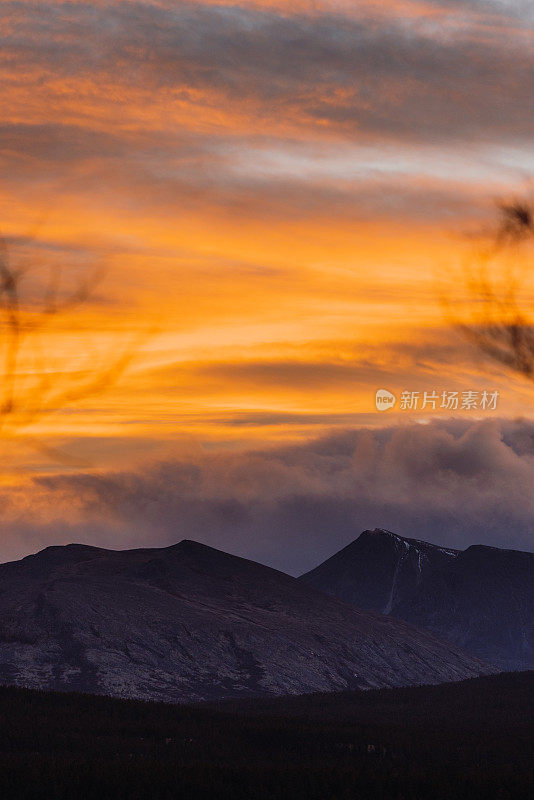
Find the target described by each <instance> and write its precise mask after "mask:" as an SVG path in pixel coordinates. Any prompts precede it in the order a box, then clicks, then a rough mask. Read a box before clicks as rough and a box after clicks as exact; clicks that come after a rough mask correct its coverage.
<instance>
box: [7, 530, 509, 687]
mask: <svg viewBox="0 0 534 800" xmlns="http://www.w3.org/2000/svg"><path fill="white" fill-rule="evenodd" d="M493 671H494V670H493ZM489 672H492V668H491V667H489V666H487V665H484V664H483V663H482V662H481V661H479V660H478V659H477V658H476V657H473V656H471V655H468V654H467V653H465V652H463V651H462V650H461V649H460V648H458V647H457V646H456V645H453V644H450V643H448V642H445V641H441V640H439V639H438V638H436V637H435V636H434V635H433V634H430V633H428V632H426V631H423V630H418V629H416V628H414V627H412V626H411V625H409V624H407V623H406V622H404V621H402V620H397V619H395V618H393V617H392V616H384V615H381V614H377V613H375V612H374V611H365V610H359V609H356V608H354V607H352V606H350V605H348V604H347V603H345V602H341V601H339V600H337V599H335V598H331V597H328V596H327V595H325V594H323V592H322V591H320V590H318V589H316V588H314V587H313V586H311V585H309V584H308V583H306V582H305V581H300V580H298V579H296V578H292V577H290V576H288V575H286V574H284V573H282V572H278V571H276V570H274V569H271V568H269V567H265V566H262V565H260V564H257V563H254V562H252V561H247V560H245V559H242V558H238V557H236V556H231V555H228V554H227V553H223V552H221V551H219V550H215V549H213V548H211V547H208V546H206V545H201V544H198V543H196V542H192V541H187V540H184V541H182V542H180V543H179V544H177V545H174V546H172V547H167V548H159V549H138V550H125V551H113V550H105V549H101V548H95V547H90V546H87V545H78V544H73V545H66V546H60V547H48V548H46V549H45V550H43V551H41V552H40V553H37V554H35V555H32V556H28V557H26V558H23V559H21V560H20V561H15V562H11V563H8V564H3V565H0V682H1V683H5V684H15V685H19V686H26V687H30V688H40V689H61V690H65V689H76V690H81V691H84V692H92V693H100V694H110V695H115V696H119V697H133V698H140V699H157V700H165V701H196V700H208V699H219V698H224V697H240V696H242V697H246V696H257V695H279V694H291V693H294V694H297V693H303V692H315V691H335V690H344V689H351V688H352V689H354V688H365V689H368V688H374V687H386V686H401V685H414V684H428V683H439V682H443V681H454V680H458V679H463V678H467V677H471V676H475V675H479V674H482V673H489Z"/></svg>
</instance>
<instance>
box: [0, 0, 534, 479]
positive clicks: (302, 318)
mask: <svg viewBox="0 0 534 800" xmlns="http://www.w3.org/2000/svg"><path fill="white" fill-rule="evenodd" d="M386 11H387V13H386ZM0 15H1V16H2V18H3V19H2V26H1V30H2V56H1V60H0V71H1V75H2V85H3V104H2V122H1V125H0V168H1V170H2V181H1V184H0V186H1V188H0V213H1V217H0V219H1V223H2V224H1V227H2V232H3V234H4V236H5V238H6V241H7V244H8V249H9V253H10V257H11V263H12V264H13V266H14V267H15V268H17V267H18V266H22V267H24V268H26V269H27V275H28V276H29V277H28V279H27V283H26V284H25V291H27V292H28V294H25V295H24V298H25V301H26V302H27V305H26V306H25V307H24V314H25V315H27V319H28V320H33V319H35V318H36V317H38V316H39V315H38V312H37V311H36V309H37V308H38V301H39V298H40V293H41V295H42V292H43V291H44V289H43V287H44V286H45V281H46V278H45V277H44V276H46V274H47V271H48V270H56V268H58V267H60V268H61V270H62V285H66V287H67V289H66V293H67V294H68V293H69V291H72V290H73V289H74V288H75V287H76V285H77V284H78V283H79V281H80V280H81V279H82V278H81V276H83V275H91V274H93V272H98V274H99V275H100V274H102V276H103V277H102V278H101V279H100V280H99V282H98V284H97V285H95V286H94V287H93V292H92V295H91V297H90V298H89V299H88V300H87V302H84V303H83V304H81V305H79V306H76V307H75V308H72V309H68V310H67V311H66V312H65V313H64V314H61V315H57V316H55V317H50V319H48V320H47V325H46V326H45V327H44V328H43V330H42V331H40V332H39V333H38V335H35V334H33V333H30V334H29V335H28V337H27V339H26V340H25V342H24V344H23V347H22V349H21V352H20V361H19V366H18V369H19V371H20V383H19V387H20V388H19V391H20V393H21V397H23V398H24V400H25V401H26V400H27V399H28V397H30V398H31V402H32V403H33V404H34V405H35V397H36V395H38V393H39V391H41V390H42V387H43V385H44V384H46V392H45V391H44V390H42V391H43V393H44V394H45V395H46V402H45V406H46V410H47V413H46V414H45V415H42V414H41V415H37V416H36V417H35V419H33V418H32V419H30V418H28V420H26V418H25V417H24V414H23V413H22V412H20V413H19V415H18V417H17V414H14V415H13V421H14V424H13V426H9V425H8V426H7V427H6V431H5V432H6V434H10V435H11V434H13V433H16V434H17V436H18V438H20V439H27V444H28V447H27V448H26V449H24V448H23V449H22V450H21V449H20V447H19V445H18V444H17V446H15V444H14V443H13V442H12V441H10V440H9V437H8V438H6V441H5V452H6V455H7V459H6V463H7V465H8V467H7V470H6V476H9V477H4V480H7V479H9V480H11V479H12V476H13V472H15V474H20V472H19V471H18V470H17V469H16V468H17V467H19V466H21V465H22V466H24V468H25V469H29V470H35V469H38V470H41V471H49V470H54V469H56V468H57V462H58V455H57V453H58V452H59V453H60V454H62V455H61V458H63V457H64V458H65V459H67V460H69V463H71V468H73V469H76V468H77V466H76V465H77V463H79V464H80V465H83V466H84V468H87V467H88V466H89V468H91V467H93V466H94V467H95V468H100V467H102V466H104V467H113V466H122V465H124V464H125V463H130V462H131V460H132V459H134V460H135V459H141V458H142V457H143V455H144V454H147V453H148V454H150V456H151V457H153V456H155V455H157V454H158V453H165V452H166V449H167V448H168V447H169V444H170V443H172V442H179V443H182V444H183V442H195V443H200V444H201V445H202V446H204V447H207V448H210V449H211V448H216V447H224V448H237V447H241V446H248V445H250V444H251V443H253V444H256V443H258V442H260V441H261V442H262V443H264V444H265V443H267V444H268V443H274V442H279V441H281V440H283V441H285V440H293V439H303V438H306V437H309V436H311V435H312V434H314V433H318V432H322V431H324V430H326V429H329V428H330V427H332V426H334V427H348V426H358V425H378V424H382V423H383V422H384V415H382V414H378V413H377V412H376V411H375V406H374V394H375V391H376V389H378V388H387V389H391V390H392V391H394V392H395V393H397V394H399V393H400V392H401V391H402V390H413V391H421V392H423V391H425V390H427V391H431V390H433V389H435V390H450V391H453V390H456V391H459V392H462V391H465V390H471V389H473V390H477V391H482V390H484V389H498V390H499V391H500V401H499V407H498V409H497V410H496V411H495V412H486V414H488V415H490V414H491V413H495V414H498V415H499V416H517V415H522V414H527V413H528V411H529V403H531V398H532V395H531V393H530V392H531V390H530V387H529V385H528V383H526V382H525V381H522V380H520V379H519V378H515V377H513V376H509V375H506V374H505V373H504V371H503V370H501V369H499V368H498V367H496V366H495V365H492V364H490V363H489V362H488V361H484V360H483V359H481V357H479V356H477V354H476V353H475V352H474V351H473V350H471V349H470V347H469V346H468V345H467V344H466V343H465V342H463V341H462V339H461V338H460V337H459V335H458V334H456V333H454V332H453V331H451V327H450V324H449V320H447V318H446V315H444V310H443V306H442V304H441V303H440V294H443V293H445V295H447V296H448V297H453V299H454V300H456V299H457V290H458V286H459V284H458V275H460V274H461V268H462V263H464V262H465V260H466V259H469V258H470V257H474V256H473V253H474V252H475V248H474V245H473V243H472V242H469V241H467V238H466V233H468V232H473V231H480V230H482V229H483V226H484V225H487V224H489V222H490V220H491V219H492V216H493V213H494V207H493V203H494V199H495V198H497V197H500V196H508V195H509V194H510V193H512V192H514V191H516V190H518V188H519V189H521V187H522V186H524V184H525V180H526V179H528V177H529V175H530V170H531V168H532V166H533V164H532V155H531V153H532V147H531V144H532V142H531V139H532V134H533V132H534V127H533V124H532V115H531V114H530V113H529V111H528V108H529V105H530V103H531V98H530V96H529V85H531V84H529V81H528V79H527V78H528V75H529V74H531V70H532V66H533V63H532V40H531V34H532V31H531V27H530V24H529V23H530V21H531V15H530V12H529V9H528V5H527V4H525V5H524V6H522V4H521V3H518V4H517V8H516V9H515V10H514V9H512V8H509V9H508V12H506V11H504V10H503V6H502V4H500V3H497V2H494V3H492V2H490V0H488V2H480V3H477V2H470V0H458V2H455V3H450V2H446V0H443V2H439V0H434V2H430V0H429V1H428V2H418V0H413V1H412V2H401V0H397V1H394V0H391V2H390V3H389V4H385V3H377V2H371V0H369V1H368V2H364V3H358V4H354V3H339V4H336V3H333V2H330V3H321V2H304V1H303V2H302V3H284V2H282V0H272V2H271V1H270V0H266V2H261V1H260V0H258V2H246V3H243V4H242V5H240V6H239V5H238V6H236V5H234V4H233V3H232V4H229V3H224V2H220V3H214V4H208V3H193V2H192V3H184V4H178V5H177V4H175V3H170V2H169V3H166V2H147V3H136V2H128V3H124V2H121V3H119V2H117V3H113V2H112V3H100V2H93V3H90V2H89V3H68V4H67V3H60V2H43V3H40V4H38V5H37V6H36V5H35V4H32V3H27V2H8V3H5V4H3V8H2V10H1V11H0ZM525 291H526V295H525V296H526V297H527V299H528V297H529V295H528V292H529V291H530V289H526V290H525ZM25 319H26V316H25ZM37 353H38V357H37V355H36V354H37ZM123 355H124V356H125V355H128V356H131V359H128V361H129V364H128V368H127V369H126V370H125V371H123V370H122V365H121V369H120V370H119V369H117V374H116V375H115V374H110V380H109V381H107V380H104V381H102V385H101V386H100V385H99V384H98V383H97V384H95V386H94V387H93V388H94V390H95V391H91V393H90V394H89V392H88V393H87V394H88V396H87V397H85V396H83V395H84V393H83V391H82V392H80V394H81V397H77V396H76V395H77V387H79V386H80V385H82V386H83V385H84V381H85V382H87V385H88V386H89V387H90V388H91V387H92V380H91V375H92V374H95V372H96V373H98V372H99V371H100V373H102V371H103V372H104V373H105V372H106V370H111V373H113V366H114V365H115V364H117V366H118V362H119V361H120V360H121V358H122V356H123ZM119 373H120V374H119ZM43 375H48V376H53V377H52V378H50V379H49V380H46V381H44V383H43V379H42V376H43ZM38 387H41V388H38ZM46 393H49V397H50V401H49V399H48V395H47V394H46ZM48 412H53V413H48ZM428 413H429V412H427V413H426V415H425V414H415V418H417V419H419V418H424V417H425V416H428ZM430 413H432V412H430ZM437 413H438V412H434V416H435V415H436V414H437ZM469 413H470V414H471V415H473V413H474V412H469ZM407 416H408V412H401V411H396V412H388V421H389V422H391V421H404V420H406V419H407ZM412 416H414V415H412ZM482 416H484V415H482ZM22 421H24V422H27V421H30V422H31V424H27V425H26V424H25V425H24V426H23V427H21V426H20V425H19V423H20V422H22ZM45 445H46V448H50V449H48V450H43V447H44V446H45ZM54 448H55V450H56V452H52V450H53V449H54ZM61 468H63V465H62V467H61Z"/></svg>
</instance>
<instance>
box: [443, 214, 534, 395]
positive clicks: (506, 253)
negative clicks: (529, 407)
mask: <svg viewBox="0 0 534 800" xmlns="http://www.w3.org/2000/svg"><path fill="white" fill-rule="evenodd" d="M497 211H498V217H497V221H496V224H495V226H494V228H493V230H491V231H490V233H489V245H487V246H486V247H484V248H483V250H482V251H480V252H478V253H477V256H476V257H475V258H474V259H472V260H471V262H470V263H468V265H467V266H466V267H465V270H464V275H463V285H464V288H465V290H466V291H467V297H466V303H464V304H462V303H455V304H452V303H451V302H450V301H449V302H447V309H448V314H449V316H450V318H451V321H452V322H453V324H454V325H455V326H456V327H457V329H458V330H460V332H461V333H462V334H463V335H464V336H465V337H466V338H467V339H468V340H469V341H471V342H473V343H474V344H475V345H476V346H477V348H478V349H479V350H480V351H481V352H483V353H485V354H486V355H488V356H490V357H491V358H492V359H493V360H494V361H496V362H498V363H500V364H502V365H504V366H505V367H506V368H508V369H510V370H512V371H513V372H515V373H518V374H520V375H523V376H524V377H526V378H528V379H530V380H534V304H532V303H531V302H530V301H529V298H528V295H527V291H526V289H525V281H526V279H527V278H528V277H529V275H530V274H531V264H529V261H528V246H529V244H530V243H531V242H532V241H534V209H533V205H532V203H531V202H530V201H528V200H512V201H508V202H500V203H498V205H497ZM525 248H527V250H525ZM525 252H527V259H526V261H525V258H524V256H525ZM462 305H463V306H464V308H465V306H467V308H468V309H469V310H468V311H467V312H465V313H463V312H462V311H458V307H460V308H461V307H462ZM451 309H453V310H451Z"/></svg>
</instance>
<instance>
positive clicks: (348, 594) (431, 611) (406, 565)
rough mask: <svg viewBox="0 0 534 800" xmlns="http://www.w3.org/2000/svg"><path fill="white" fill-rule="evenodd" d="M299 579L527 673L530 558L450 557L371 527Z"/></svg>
mask: <svg viewBox="0 0 534 800" xmlns="http://www.w3.org/2000/svg"><path fill="white" fill-rule="evenodd" d="M300 580H301V581H303V582H305V583H308V584H310V585H312V586H313V587H314V588H316V589H320V590H321V591H323V592H325V593H326V594H329V595H331V596H332V597H336V598H338V599H340V600H343V601H345V602H347V603H350V604H352V605H353V606H356V607H359V608H366V609H374V610H376V611H381V612H382V613H384V614H389V615H391V616H394V617H396V618H398V619H403V620H405V621H407V622H409V623H410V624H412V625H415V626H416V627H418V628H424V629H426V630H429V631H431V632H432V633H434V634H435V635H436V636H438V637H439V638H442V639H446V640H447V641H450V642H452V643H453V644H456V645H458V646H459V647H462V648H463V649H465V650H466V651H468V652H470V653H472V654H473V655H476V656H477V657H478V658H481V659H482V660H484V661H486V662H489V663H492V664H495V665H496V666H498V667H500V668H501V669H509V670H510V669H512V670H515V669H532V668H533V667H534V554H533V553H523V552H520V551H516V550H501V549H499V548H495V547H485V546H482V545H473V546H472V547H469V548H468V549H467V550H465V551H456V550H451V549H447V548H442V547H438V546H436V545H432V544H428V543H426V542H420V541H417V540H415V539H405V538H403V537H401V536H397V535H396V534H393V533H391V532H390V531H384V530H379V529H377V530H374V531H364V533H362V534H361V536H360V537H359V538H358V539H356V541H354V542H353V543H352V544H350V545H348V546H347V547H345V548H344V549H343V550H340V551H339V552H338V553H336V554H335V555H334V556H332V558H329V559H328V560H327V561H325V562H324V563H323V564H320V565H319V566H318V567H316V568H315V569H314V570H312V571H311V572H308V573H306V574H305V575H303V576H302V577H301V578H300Z"/></svg>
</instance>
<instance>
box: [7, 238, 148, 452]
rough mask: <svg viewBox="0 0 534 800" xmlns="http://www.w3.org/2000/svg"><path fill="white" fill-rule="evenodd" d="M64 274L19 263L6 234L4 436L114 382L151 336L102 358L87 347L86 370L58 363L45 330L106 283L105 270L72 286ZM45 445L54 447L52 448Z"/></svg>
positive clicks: (131, 341) (134, 339)
mask: <svg viewBox="0 0 534 800" xmlns="http://www.w3.org/2000/svg"><path fill="white" fill-rule="evenodd" d="M63 278H64V275H63V271H62V270H61V268H59V267H55V266H54V267H52V268H50V269H49V270H48V274H47V275H45V277H44V279H43V278H42V277H41V280H40V281H39V279H38V276H37V275H36V274H35V271H33V273H32V271H31V270H28V269H27V268H26V269H23V268H21V267H19V268H15V267H14V266H13V265H12V263H11V258H10V252H9V248H8V246H7V243H6V240H5V239H4V238H3V237H2V236H1V235H0V332H1V338H0V359H1V360H0V382H1V383H0V433H1V434H3V435H7V434H8V433H9V434H13V432H15V431H18V430H20V429H21V428H26V427H28V426H29V425H31V424H33V423H35V422H36V421H37V420H39V419H40V418H41V417H42V416H43V415H46V414H50V413H52V412H54V411H58V410H61V409H63V408H65V407H67V406H69V405H72V404H73V403H76V402H78V401H80V400H84V399H85V398H88V397H90V396H92V395H95V394H98V393H100V392H102V391H104V390H105V389H107V388H108V387H110V386H111V385H113V384H114V383H115V382H116V381H117V380H118V378H120V376H121V375H122V374H123V373H124V371H125V370H126V369H127V367H128V365H129V364H130V363H131V361H132V359H133V358H134V356H135V354H136V352H137V351H138V349H139V347H140V345H141V344H142V342H143V341H144V340H145V339H146V338H147V336H148V335H149V334H148V332H143V333H141V334H139V333H136V334H135V335H134V336H132V337H131V338H130V339H129V341H128V342H127V343H126V345H125V346H124V347H123V348H121V349H120V351H119V352H116V353H113V354H111V355H109V354H106V356H105V359H104V361H103V362H101V363H98V361H97V359H96V358H95V353H94V352H87V353H86V362H87V363H86V367H85V368H83V369H81V368H80V367H79V366H78V367H77V368H76V369H74V368H68V364H67V366H65V365H63V366H60V367H57V366H55V365H53V362H52V354H51V353H45V352H44V349H43V346H42V340H41V335H42V333H43V331H44V329H45V328H46V327H47V326H48V327H50V325H51V323H52V321H53V320H54V319H58V318H60V317H61V316H62V315H65V314H68V313H69V312H72V311H73V310H75V309H76V308H78V307H79V306H82V305H83V304H84V303H86V302H87V301H88V300H89V299H90V297H91V295H92V293H93V292H94V289H95V286H96V285H97V284H98V283H99V282H100V280H101V278H102V271H101V270H90V271H89V272H88V274H84V275H81V276H78V277H77V278H76V280H75V284H74V286H73V287H70V288H68V287H67V285H66V281H64V280H63ZM32 279H33V286H31V282H32ZM36 280H37V292H36V288H35V282H36ZM30 286H31V288H29V287H30ZM34 441H35V440H34ZM40 449H43V447H41V448H40ZM44 449H46V451H47V452H50V448H48V447H46V448H44Z"/></svg>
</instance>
